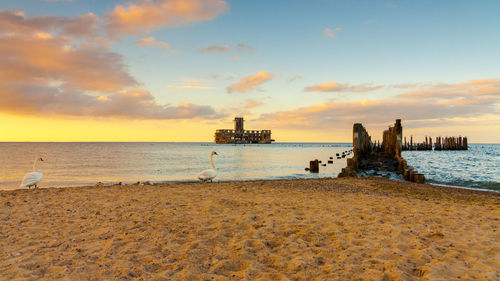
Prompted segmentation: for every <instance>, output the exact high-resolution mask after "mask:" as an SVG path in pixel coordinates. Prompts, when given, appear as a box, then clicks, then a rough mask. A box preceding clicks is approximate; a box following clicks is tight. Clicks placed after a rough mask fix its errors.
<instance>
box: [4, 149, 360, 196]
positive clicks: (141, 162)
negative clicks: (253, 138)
mask: <svg viewBox="0 0 500 281" xmlns="http://www.w3.org/2000/svg"><path fill="white" fill-rule="evenodd" d="M351 148H352V145H351V144H344V143H314V144H310V143H274V144H252V145H225V144H215V143H0V189H15V188H18V186H19V185H20V182H21V180H22V178H23V176H24V174H25V173H26V172H31V171H32V166H33V161H34V160H35V159H36V158H37V156H38V155H40V156H41V157H42V158H43V159H44V160H45V161H44V162H39V165H38V168H39V169H40V170H41V171H42V172H43V179H42V181H41V182H40V185H39V186H40V187H61V186H82V185H93V184H95V183H97V182H103V183H117V182H123V183H133V182H137V181H150V182H184V181H197V178H196V176H197V175H198V174H199V173H200V172H201V171H202V170H205V169H208V168H210V152H211V151H212V150H214V151H216V152H217V153H218V154H219V155H218V156H214V164H215V167H216V169H217V173H218V175H217V178H216V180H217V181H228V180H251V179H292V178H319V177H336V176H337V174H338V173H339V172H340V170H341V169H342V168H343V167H345V165H346V160H345V159H341V160H337V159H336V157H334V156H335V154H336V153H342V152H343V151H345V150H349V149H351ZM330 156H333V157H334V158H335V160H334V163H333V164H328V165H327V166H326V167H322V166H321V167H320V173H319V174H313V173H309V172H307V171H305V170H304V168H305V167H309V161H310V160H313V159H320V160H322V161H324V163H326V161H327V160H328V158H329V157H330Z"/></svg>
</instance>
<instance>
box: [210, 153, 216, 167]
mask: <svg viewBox="0 0 500 281" xmlns="http://www.w3.org/2000/svg"><path fill="white" fill-rule="evenodd" d="M210 164H212V170H215V166H214V155H213V154H210Z"/></svg>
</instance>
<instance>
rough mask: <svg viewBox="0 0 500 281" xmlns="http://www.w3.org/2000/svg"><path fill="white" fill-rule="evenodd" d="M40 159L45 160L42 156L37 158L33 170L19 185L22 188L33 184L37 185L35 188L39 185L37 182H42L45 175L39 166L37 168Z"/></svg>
mask: <svg viewBox="0 0 500 281" xmlns="http://www.w3.org/2000/svg"><path fill="white" fill-rule="evenodd" d="M38 160H40V161H43V159H42V158H41V157H40V158H37V159H36V160H35V163H34V164H33V172H31V173H27V174H26V175H25V176H24V178H23V182H22V183H21V185H20V186H19V187H20V188H22V187H28V188H31V187H32V186H33V185H34V186H35V188H37V187H38V186H37V184H38V182H40V181H41V180H42V176H43V174H42V171H40V170H38V168H37V165H38Z"/></svg>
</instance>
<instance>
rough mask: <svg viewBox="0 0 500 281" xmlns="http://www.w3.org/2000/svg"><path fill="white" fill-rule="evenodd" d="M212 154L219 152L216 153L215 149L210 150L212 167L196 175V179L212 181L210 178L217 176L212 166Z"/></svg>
mask: <svg viewBox="0 0 500 281" xmlns="http://www.w3.org/2000/svg"><path fill="white" fill-rule="evenodd" d="M214 155H219V154H217V152H215V151H212V152H210V164H212V169H206V170H204V171H202V172H201V173H200V174H199V175H198V179H199V180H201V181H202V182H206V181H210V182H212V180H213V179H214V178H215V177H216V176H217V171H216V170H215V166H214V159H213V156H214Z"/></svg>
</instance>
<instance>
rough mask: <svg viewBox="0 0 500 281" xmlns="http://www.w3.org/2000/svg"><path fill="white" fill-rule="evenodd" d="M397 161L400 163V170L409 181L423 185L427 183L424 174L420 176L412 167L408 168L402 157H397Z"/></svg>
mask: <svg viewBox="0 0 500 281" xmlns="http://www.w3.org/2000/svg"><path fill="white" fill-rule="evenodd" d="M395 158H396V160H397V161H398V164H399V166H398V169H399V170H401V171H403V174H402V176H403V178H404V179H405V180H407V181H412V182H418V183H423V182H425V176H424V174H419V173H418V172H417V171H416V170H415V169H414V168H413V167H412V166H408V163H407V162H406V160H405V159H404V158H403V157H401V156H396V157H395Z"/></svg>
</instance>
